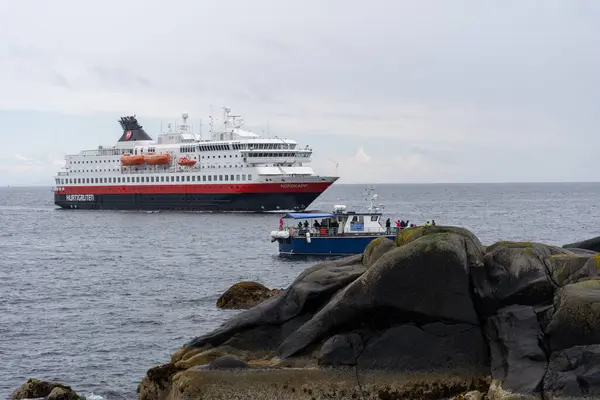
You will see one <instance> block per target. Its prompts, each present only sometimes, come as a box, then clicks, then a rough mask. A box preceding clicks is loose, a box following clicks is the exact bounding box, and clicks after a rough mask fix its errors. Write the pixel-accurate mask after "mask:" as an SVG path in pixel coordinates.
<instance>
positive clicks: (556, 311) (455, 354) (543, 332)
mask: <svg viewBox="0 0 600 400" xmlns="http://www.w3.org/2000/svg"><path fill="white" fill-rule="evenodd" d="M594 243H595V242H594V240H592V241H591V242H587V243H584V244H583V245H574V244H570V245H565V246H563V247H556V246H549V245H545V244H542V243H529V242H498V243H494V244H491V245H490V246H487V247H484V246H482V244H481V242H480V241H479V239H477V237H476V236H475V235H473V233H471V232H469V231H468V230H466V229H463V228H458V227H443V226H435V227H419V228H412V229H405V230H402V231H400V232H399V233H398V235H397V237H396V241H395V242H393V241H390V240H388V239H383V238H381V239H377V240H376V241H373V242H372V243H371V244H370V245H369V246H368V247H367V249H366V250H365V252H364V254H361V255H358V256H352V257H346V258H342V259H337V260H331V261H325V262H322V263H319V264H317V265H315V266H313V267H311V268H309V269H307V270H305V271H304V272H302V273H301V274H300V275H299V276H298V278H297V279H296V280H295V281H294V282H293V283H292V284H291V285H290V286H289V287H288V288H287V289H285V290H284V291H282V292H281V293H279V294H278V295H276V296H273V297H271V298H268V299H266V300H265V301H263V302H262V303H259V304H257V305H256V306H254V307H253V308H251V309H249V310H246V311H243V312H241V313H239V314H238V315H236V316H234V317H233V318H231V319H230V320H229V321H227V322H226V323H224V324H223V325H222V326H221V327H219V328H218V329H216V330H214V331H213V332H210V333H206V334H204V335H202V336H200V337H197V338H196V339H193V340H191V341H190V342H188V343H187V344H185V345H184V346H183V347H182V348H181V349H180V350H178V351H177V352H176V353H175V354H174V355H173V357H172V359H171V362H169V363H168V364H165V365H163V366H160V367H155V368H154V369H151V370H149V371H148V373H147V375H146V377H145V378H144V379H143V381H142V383H141V384H140V388H139V393H140V399H144V400H158V399H161V400H162V399H165V398H167V397H168V398H169V399H170V400H176V399H188V398H194V399H200V398H215V399H220V398H223V399H224V398H235V397H236V396H237V397H240V396H241V397H240V398H250V399H251V398H261V399H264V398H269V396H271V397H275V398H290V399H295V398H298V399H304V398H306V399H321V398H370V399H371V398H372V399H377V398H379V399H400V398H418V399H429V398H432V399H433V398H455V399H459V398H460V399H466V398H472V399H481V398H487V399H517V398H519V399H530V398H531V399H542V398H545V399H561V398H569V396H571V397H574V398H577V397H582V396H590V395H591V396H598V393H600V368H599V367H597V365H600V364H599V361H600V359H598V357H600V350H598V348H599V346H600V278H599V271H600V258H599V256H598V255H597V253H595V250H593V249H594V248H595V247H594V246H595V244H594Z"/></svg>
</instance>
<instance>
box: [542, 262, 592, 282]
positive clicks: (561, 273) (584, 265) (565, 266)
mask: <svg viewBox="0 0 600 400" xmlns="http://www.w3.org/2000/svg"><path fill="white" fill-rule="evenodd" d="M545 261H546V266H547V270H548V271H549V273H550V275H551V278H552V280H553V282H554V284H555V285H556V286H559V287H562V286H565V285H568V284H570V283H577V282H581V281H584V280H588V279H591V278H596V277H598V272H599V271H598V267H597V266H596V258H595V257H592V256H590V255H581V254H557V255H553V256H550V257H547V258H546V260H545Z"/></svg>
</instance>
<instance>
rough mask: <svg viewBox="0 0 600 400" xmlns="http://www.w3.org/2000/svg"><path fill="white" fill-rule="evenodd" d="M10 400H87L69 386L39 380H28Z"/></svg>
mask: <svg viewBox="0 0 600 400" xmlns="http://www.w3.org/2000/svg"><path fill="white" fill-rule="evenodd" d="M10 399H11V400H21V399H45V400H85V398H84V397H82V396H79V395H78V394H77V393H75V391H73V389H71V388H70V387H69V386H67V385H64V384H62V383H58V382H46V381H41V380H38V379H28V380H27V382H25V383H24V384H23V385H21V387H19V388H18V389H16V390H15V391H14V392H13V393H12V394H11V396H10Z"/></svg>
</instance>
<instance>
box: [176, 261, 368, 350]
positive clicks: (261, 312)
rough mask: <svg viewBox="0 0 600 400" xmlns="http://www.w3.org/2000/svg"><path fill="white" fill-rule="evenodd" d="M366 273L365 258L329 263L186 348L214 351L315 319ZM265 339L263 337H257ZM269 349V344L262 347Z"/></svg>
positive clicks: (191, 342)
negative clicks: (265, 329) (249, 333)
mask: <svg viewBox="0 0 600 400" xmlns="http://www.w3.org/2000/svg"><path fill="white" fill-rule="evenodd" d="M365 271H366V267H365V266H364V265H363V264H362V254H359V255H356V256H351V257H345V258H341V259H336V260H329V261H326V262H323V263H319V264H316V265H314V266H313V267H310V268H308V269H306V270H304V271H303V272H302V273H301V274H300V275H299V276H298V277H297V278H296V280H295V281H294V282H293V283H292V284H291V285H290V287H288V288H287V289H286V290H285V291H283V292H282V293H281V294H279V295H278V296H276V297H273V298H270V299H268V300H266V301H265V302H263V303H261V304H259V305H257V306H256V307H254V308H251V309H249V310H246V311H243V312H241V313H239V314H237V315H235V316H234V317H233V318H231V319H229V320H228V321H227V322H226V323H224V324H223V325H221V326H220V327H219V328H217V329H216V330H214V331H212V332H210V333H208V334H206V335H203V336H200V337H197V338H195V339H193V340H191V341H190V342H188V343H187V344H186V345H185V346H186V347H214V346H219V345H221V344H223V343H224V342H226V341H227V340H229V339H231V338H232V337H233V336H234V335H236V334H238V333H240V332H243V331H246V330H248V329H251V328H256V327H261V326H268V325H275V326H277V325H282V324H283V323H285V322H287V321H289V320H291V319H293V318H294V317H297V316H299V315H301V314H304V315H312V314H313V313H314V312H316V311H317V310H318V309H319V308H320V307H322V306H323V304H325V303H327V301H328V300H329V299H330V297H331V296H332V295H333V294H334V293H336V292H337V291H338V290H340V289H342V288H343V287H345V286H346V285H348V284H349V283H350V282H352V281H354V280H355V279H356V278H358V277H359V276H361V275H362V274H363V273H364V272H365ZM258 337H262V335H258ZM262 346H263V347H270V346H271V344H270V343H262Z"/></svg>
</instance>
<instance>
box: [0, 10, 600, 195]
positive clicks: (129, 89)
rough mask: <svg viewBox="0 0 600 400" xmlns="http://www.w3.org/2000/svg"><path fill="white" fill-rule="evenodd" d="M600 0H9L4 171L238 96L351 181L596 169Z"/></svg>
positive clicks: (537, 177)
mask: <svg viewBox="0 0 600 400" xmlns="http://www.w3.org/2000/svg"><path fill="white" fill-rule="evenodd" d="M599 30H600V2H597V1H594V0H588V1H576V0H572V1H564V0H561V1H554V0H543V1H542V0H539V1H534V0H531V1H526V2H524V1H516V0H514V1H481V0H472V1H467V0H453V1H416V0H415V1H400V0H395V1H390V0H385V1H384V0H369V1H355V0H339V1H338V0H303V1H295V2H292V1H281V0H252V1H248V0H236V1H225V0H221V1H216V0H214V1H213V0H211V1H203V0H194V1H192V0H189V1H184V0H169V1H168V2H167V1H158V0H119V1H115V0H103V1H97V2H91V1H82V0H72V1H71V0H52V1H39V0H18V1H17V0H0V37H1V38H2V40H1V41H0V123H1V125H0V139H1V140H2V147H3V151H2V153H1V154H0V184H3V185H4V184H11V185H14V184H52V182H53V180H52V175H53V174H54V172H55V171H56V170H58V169H59V168H60V166H61V165H62V163H63V161H64V160H63V157H64V155H65V154H68V153H74V152H78V151H79V150H82V149H84V148H85V149H88V148H96V147H97V146H98V145H99V144H102V145H113V144H114V143H115V141H116V140H118V138H119V136H120V135H121V131H120V127H119V125H118V123H117V119H118V118H119V117H120V116H123V115H130V114H133V113H136V114H137V116H138V119H139V120H140V122H141V123H142V125H144V127H145V128H146V130H147V131H148V132H149V133H150V134H153V135H156V133H158V131H159V130H160V126H161V120H162V121H163V122H164V123H166V121H175V120H176V119H177V118H179V116H180V115H181V113H182V112H183V111H186V112H188V113H189V114H190V117H191V119H192V122H193V123H194V124H195V126H196V127H197V126H198V125H199V121H200V119H201V118H202V119H203V121H204V123H205V127H204V132H207V129H206V123H207V117H208V114H209V110H210V107H211V105H212V106H213V109H214V110H215V114H217V113H218V112H219V108H220V107H221V106H223V105H227V106H229V107H231V108H232V110H233V112H234V113H236V114H242V115H243V116H244V117H245V121H246V124H247V125H248V126H250V127H254V128H255V129H256V130H257V131H259V132H262V131H263V130H264V131H265V132H266V133H267V132H270V133H272V134H273V135H275V134H277V135H279V136H287V137H290V138H293V139H296V140H297V141H299V142H300V143H301V144H302V145H304V144H309V145H312V146H313V148H314V150H315V154H314V162H313V167H314V168H315V170H316V172H317V173H321V174H333V173H335V171H336V169H335V164H336V163H339V169H338V173H339V175H341V177H342V181H343V182H349V183H350V182H398V183H401V182H486V181H487V182H497V181H509V182H510V181H599V180H600V168H598V167H597V164H598V163H597V160H596V159H597V155H598V153H599V150H598V149H599V148H600V134H599V129H598V127H599V126H600V119H599V118H598V116H599V112H598V111H599V106H600V72H599V71H600V62H599V59H600V52H599V51H598V49H600V34H599V33H600V32H599Z"/></svg>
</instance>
